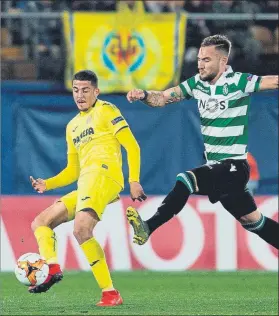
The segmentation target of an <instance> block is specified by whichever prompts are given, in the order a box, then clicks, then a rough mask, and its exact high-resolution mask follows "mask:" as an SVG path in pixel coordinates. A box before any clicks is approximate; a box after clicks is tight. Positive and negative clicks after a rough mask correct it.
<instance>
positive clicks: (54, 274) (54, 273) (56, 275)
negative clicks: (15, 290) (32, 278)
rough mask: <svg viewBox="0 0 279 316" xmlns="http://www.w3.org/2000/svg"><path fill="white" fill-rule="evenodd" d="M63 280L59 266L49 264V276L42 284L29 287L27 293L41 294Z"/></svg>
mask: <svg viewBox="0 0 279 316" xmlns="http://www.w3.org/2000/svg"><path fill="white" fill-rule="evenodd" d="M62 279H63V273H62V271H61V269H60V265H59V264H57V263H50V264H49V274H48V277H47V279H46V280H45V282H44V283H42V284H40V285H34V286H30V287H29V288H28V291H29V293H43V292H46V291H48V290H49V289H50V288H51V287H52V286H53V285H54V284H55V283H58V282H59V281H61V280H62Z"/></svg>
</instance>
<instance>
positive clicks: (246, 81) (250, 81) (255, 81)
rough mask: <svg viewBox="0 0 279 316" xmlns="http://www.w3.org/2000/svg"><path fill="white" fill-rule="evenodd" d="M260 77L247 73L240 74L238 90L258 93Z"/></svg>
mask: <svg viewBox="0 0 279 316" xmlns="http://www.w3.org/2000/svg"><path fill="white" fill-rule="evenodd" d="M261 79H262V77H260V76H257V75H252V74H249V73H242V74H241V76H240V79H239V83H238V86H239V89H240V90H242V91H243V92H245V93H252V92H257V91H259V88H260V82H261Z"/></svg>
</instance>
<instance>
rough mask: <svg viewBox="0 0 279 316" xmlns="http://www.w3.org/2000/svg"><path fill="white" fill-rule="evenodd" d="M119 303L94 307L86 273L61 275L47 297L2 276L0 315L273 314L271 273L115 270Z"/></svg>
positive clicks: (275, 304) (9, 275)
mask: <svg viewBox="0 0 279 316" xmlns="http://www.w3.org/2000/svg"><path fill="white" fill-rule="evenodd" d="M112 277H113V280H114V284H115V286H116V288H117V289H118V290H120V292H121V295H122V297H123V299H124V305H122V306H118V307H110V308H100V307H96V306H95V303H96V302H97V301H98V300H99V299H100V290H99V289H98V287H97V285H96V282H95V280H94V279H93V276H92V275H91V273H90V272H66V273H65V276H64V279H63V281H62V282H60V283H59V284H56V285H54V286H53V288H51V289H50V290H49V292H47V293H43V294H29V293H28V292H27V287H25V286H24V285H21V284H20V283H19V282H18V281H17V280H16V278H15V276H14V274H13V273H1V276H0V278H1V292H0V293H1V294H0V297H1V313H0V314H1V315H278V275H277V273H272V272H242V271H241V272H230V273H228V272H188V271H186V272H150V271H136V272H115V273H113V274H112Z"/></svg>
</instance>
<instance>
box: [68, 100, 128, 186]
mask: <svg viewBox="0 0 279 316" xmlns="http://www.w3.org/2000/svg"><path fill="white" fill-rule="evenodd" d="M128 126H129V125H128V123H127V122H126V120H125V119H124V117H123V116H122V115H121V112H120V111H119V109H118V108H117V107H116V106H115V105H114V104H112V103H109V102H106V101H102V100H98V99H97V101H96V102H95V104H94V106H93V107H92V108H90V109H89V110H88V111H86V112H80V113H79V114H77V115H76V116H75V117H74V118H73V119H72V120H71V121H70V122H69V123H68V125H67V128H66V141H67V147H68V154H77V155H78V159H79V164H80V176H81V175H83V174H85V173H87V172H92V171H93V172H100V173H102V174H104V175H106V176H107V177H110V178H111V179H113V180H114V181H116V182H117V183H119V184H120V185H121V186H122V188H123V187H124V178H123V172H122V154H121V145H120V143H119V141H118V140H117V138H116V136H115V134H116V133H117V132H118V131H119V130H121V129H122V128H125V127H128Z"/></svg>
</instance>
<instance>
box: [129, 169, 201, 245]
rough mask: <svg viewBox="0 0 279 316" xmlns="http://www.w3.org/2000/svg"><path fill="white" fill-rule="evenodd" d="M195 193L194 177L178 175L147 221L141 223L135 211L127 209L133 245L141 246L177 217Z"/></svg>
mask: <svg viewBox="0 0 279 316" xmlns="http://www.w3.org/2000/svg"><path fill="white" fill-rule="evenodd" d="M196 191H197V184H196V178H195V175H194V174H193V173H192V172H191V171H189V172H184V173H180V174H178V175H177V177H176V183H175V186H174V188H173V189H172V191H171V192H170V193H169V194H168V195H167V196H166V198H165V199H164V200H163V202H162V204H161V205H160V206H159V207H158V209H157V212H156V213H155V214H154V215H153V216H152V217H151V218H149V219H148V220H147V221H143V220H142V218H141V216H140V215H139V213H138V212H137V210H136V209H135V208H133V207H128V208H127V212H126V215H127V219H128V221H129V223H130V224H131V225H132V227H133V229H134V238H133V240H134V243H136V244H139V245H143V244H145V243H146V242H147V240H148V238H149V236H150V235H151V234H152V233H153V232H154V231H155V230H156V229H157V228H159V227H160V226H162V225H163V224H164V223H166V222H168V221H169V220H170V219H171V218H172V217H173V216H175V215H177V214H178V213H179V212H180V211H181V210H182V209H183V207H184V206H185V204H186V202H187V200H188V198H189V196H190V194H192V193H194V192H196Z"/></svg>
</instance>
